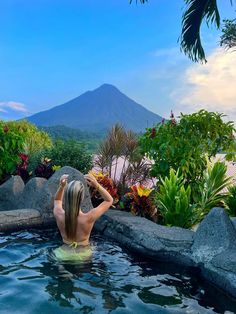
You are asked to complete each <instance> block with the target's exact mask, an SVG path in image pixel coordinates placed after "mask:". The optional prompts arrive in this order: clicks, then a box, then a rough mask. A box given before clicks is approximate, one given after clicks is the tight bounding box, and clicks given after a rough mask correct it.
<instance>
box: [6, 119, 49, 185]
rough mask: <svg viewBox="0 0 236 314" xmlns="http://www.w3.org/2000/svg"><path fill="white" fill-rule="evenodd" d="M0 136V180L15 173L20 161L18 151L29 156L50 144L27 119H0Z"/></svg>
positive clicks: (46, 136) (44, 134) (43, 133)
mask: <svg viewBox="0 0 236 314" xmlns="http://www.w3.org/2000/svg"><path fill="white" fill-rule="evenodd" d="M0 138H1V142H0V182H1V181H3V180H4V178H5V177H7V176H9V175H11V174H15V172H16V170H17V165H19V164H20V163H22V158H21V157H20V153H22V154H27V155H28V156H29V155H30V154H32V153H33V152H35V151H37V150H40V149H43V148H45V147H50V146H51V145H52V143H51V140H50V138H49V136H48V135H47V134H46V133H45V132H40V131H39V130H38V129H37V128H36V126H34V125H32V124H31V123H29V122H27V121H9V122H5V121H0ZM22 169H23V168H22ZM18 170H19V169H18Z"/></svg>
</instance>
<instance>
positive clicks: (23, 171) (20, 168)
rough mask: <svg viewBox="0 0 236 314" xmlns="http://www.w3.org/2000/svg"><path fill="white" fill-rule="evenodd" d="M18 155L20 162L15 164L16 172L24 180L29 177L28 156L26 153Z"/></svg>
mask: <svg viewBox="0 0 236 314" xmlns="http://www.w3.org/2000/svg"><path fill="white" fill-rule="evenodd" d="M19 157H20V159H21V162H20V163H19V164H18V165H17V168H16V174H17V175H18V176H21V178H22V179H23V181H24V182H26V181H27V180H28V179H29V177H30V174H29V172H28V164H29V156H28V155H27V154H23V153H20V154H19Z"/></svg>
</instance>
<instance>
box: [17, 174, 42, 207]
mask: <svg viewBox="0 0 236 314" xmlns="http://www.w3.org/2000/svg"><path fill="white" fill-rule="evenodd" d="M46 182H47V179H45V178H39V177H35V178H32V179H31V180H29V181H28V182H27V184H26V185H25V188H24V190H23V193H22V194H21V196H20V200H19V203H18V207H17V208H19V209H21V208H37V207H36V200H37V198H38V196H39V194H40V193H41V190H42V188H43V186H44V185H45V183H46Z"/></svg>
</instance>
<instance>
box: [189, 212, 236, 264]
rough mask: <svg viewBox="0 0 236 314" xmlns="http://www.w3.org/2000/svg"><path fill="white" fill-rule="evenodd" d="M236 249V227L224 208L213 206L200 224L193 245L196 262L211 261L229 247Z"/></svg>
mask: <svg viewBox="0 0 236 314" xmlns="http://www.w3.org/2000/svg"><path fill="white" fill-rule="evenodd" d="M232 248H235V249H236V229H235V228H234V225H233V223H232V221H231V220H230V218H229V216H228V214H227V213H226V212H225V210H224V209H223V208H219V207H218V208H217V207H215V208H213V209H212V210H211V211H210V213H209V214H208V215H207V216H206V218H205V219H204V220H203V221H202V222H201V224H200V225H199V227H198V229H197V231H196V233H195V235H194V243H193V246H192V253H193V257H194V259H195V261H196V262H209V261H210V260H211V259H212V258H213V257H214V256H215V255H218V254H220V253H221V252H223V251H225V250H227V249H232Z"/></svg>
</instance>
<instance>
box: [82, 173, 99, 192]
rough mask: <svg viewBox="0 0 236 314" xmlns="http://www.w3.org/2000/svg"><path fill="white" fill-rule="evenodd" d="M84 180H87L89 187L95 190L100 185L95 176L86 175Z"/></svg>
mask: <svg viewBox="0 0 236 314" xmlns="http://www.w3.org/2000/svg"><path fill="white" fill-rule="evenodd" d="M84 178H85V181H86V182H87V184H88V185H89V186H91V187H92V188H95V189H97V188H98V186H99V183H98V181H97V180H96V178H95V177H94V176H93V175H91V174H86V175H85V176H84Z"/></svg>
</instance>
